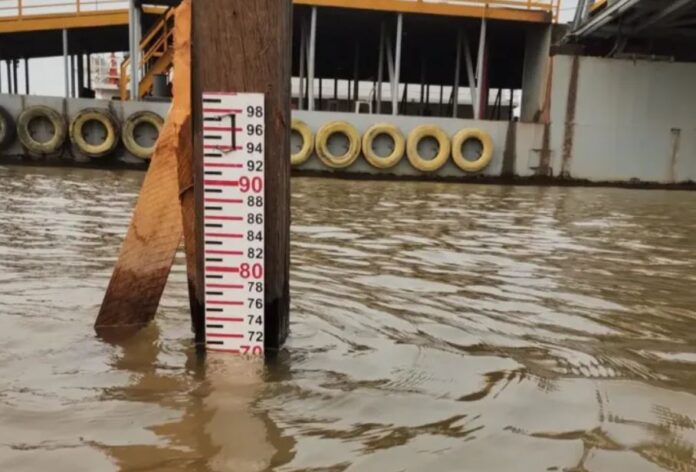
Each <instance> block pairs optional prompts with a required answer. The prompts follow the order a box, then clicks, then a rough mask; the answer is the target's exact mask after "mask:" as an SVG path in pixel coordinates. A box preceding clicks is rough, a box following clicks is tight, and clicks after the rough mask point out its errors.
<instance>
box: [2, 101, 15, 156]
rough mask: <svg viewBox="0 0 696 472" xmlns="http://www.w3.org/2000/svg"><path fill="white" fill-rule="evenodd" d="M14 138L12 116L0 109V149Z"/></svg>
mask: <svg viewBox="0 0 696 472" xmlns="http://www.w3.org/2000/svg"><path fill="white" fill-rule="evenodd" d="M14 137H15V124H14V121H13V120H12V116H11V115H10V114H9V113H8V112H7V110H5V109H4V108H2V107H0V149H5V148H6V147H7V146H9V145H10V143H12V140H13V139H14Z"/></svg>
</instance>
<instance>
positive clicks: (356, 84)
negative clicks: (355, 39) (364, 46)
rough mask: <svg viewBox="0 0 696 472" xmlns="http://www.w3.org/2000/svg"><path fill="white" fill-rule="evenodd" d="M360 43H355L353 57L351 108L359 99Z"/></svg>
mask: <svg viewBox="0 0 696 472" xmlns="http://www.w3.org/2000/svg"><path fill="white" fill-rule="evenodd" d="M359 75H360V43H356V44H355V57H354V59H353V108H355V104H356V103H358V101H360V96H359V93H360V77H359Z"/></svg>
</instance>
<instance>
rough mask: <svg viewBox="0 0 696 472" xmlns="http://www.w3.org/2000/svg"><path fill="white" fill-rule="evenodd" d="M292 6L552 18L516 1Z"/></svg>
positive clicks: (317, 1)
mask: <svg viewBox="0 0 696 472" xmlns="http://www.w3.org/2000/svg"><path fill="white" fill-rule="evenodd" d="M293 3H294V4H295V5H309V6H317V7H335V8H351V9H358V10H376V11H389V12H399V13H420V14H425V15H444V16H462V17H472V18H490V19H494V20H510V21H526V22H534V23H550V22H551V19H552V12H551V10H552V7H551V5H544V6H543V7H545V8H548V10H546V11H544V10H543V9H542V8H541V7H540V8H538V9H536V10H527V9H524V7H526V5H527V4H526V3H525V2H519V5H520V7H521V8H509V7H505V6H493V5H495V3H496V2H495V0H491V1H489V2H486V3H488V4H489V6H488V7H486V6H485V5H484V2H481V6H474V5H472V4H467V5H457V4H455V3H430V2H424V1H415V2H409V1H403V0H293ZM515 3H518V2H500V4H501V5H512V4H515ZM531 3H536V2H531Z"/></svg>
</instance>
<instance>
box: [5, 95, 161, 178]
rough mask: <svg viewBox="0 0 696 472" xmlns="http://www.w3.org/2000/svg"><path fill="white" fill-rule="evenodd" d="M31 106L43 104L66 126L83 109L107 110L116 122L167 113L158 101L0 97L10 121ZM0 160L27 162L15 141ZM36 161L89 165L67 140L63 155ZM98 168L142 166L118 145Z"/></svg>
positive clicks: (21, 96)
mask: <svg viewBox="0 0 696 472" xmlns="http://www.w3.org/2000/svg"><path fill="white" fill-rule="evenodd" d="M32 105H45V106H48V107H51V108H53V109H54V110H56V111H58V112H60V113H62V114H63V116H64V117H65V118H66V123H69V122H70V120H72V119H73V118H74V117H75V115H76V114H77V113H78V112H79V111H81V110H83V109H85V108H102V109H108V110H109V111H110V112H111V113H112V114H113V115H114V116H115V117H116V119H117V121H118V122H119V123H123V121H124V120H125V119H126V118H127V117H128V116H130V115H131V114H133V113H135V112H137V111H142V110H149V111H153V112H155V113H157V114H158V115H160V116H162V117H165V116H166V115H167V111H168V110H169V103H158V102H121V101H110V100H97V99H86V98H68V99H65V98H59V97H41V96H34V95H4V94H3V95H0V107H2V108H4V109H5V110H7V111H8V112H9V114H10V115H11V116H12V118H13V119H14V120H15V122H16V120H17V117H18V116H19V114H20V113H21V111H22V110H23V109H25V108H26V107H29V106H32ZM1 154H2V156H0V161H2V162H12V161H17V160H20V159H30V158H28V157H25V156H24V154H25V153H24V149H23V148H22V146H21V144H20V143H19V141H18V140H17V139H15V141H14V142H13V143H12V144H11V145H10V146H9V147H8V148H7V149H4V150H3V151H2V152H1ZM33 160H38V161H58V162H60V163H65V164H69V163H72V162H74V163H82V164H84V163H89V162H90V158H88V157H86V156H83V155H81V154H80V153H79V151H78V150H77V149H76V148H74V146H72V145H71V144H70V141H69V138H66V144H65V146H64V152H63V153H62V155H61V156H58V157H45V158H34V159H33ZM98 161H99V162H98V163H99V164H100V165H108V164H115V165H119V164H123V165H128V166H145V162H143V160H142V159H138V158H136V157H134V156H132V155H131V154H130V153H128V151H126V149H125V147H124V146H123V144H122V143H121V144H119V146H118V147H117V148H116V150H115V151H114V153H113V154H112V155H110V156H107V157H103V158H100V159H98Z"/></svg>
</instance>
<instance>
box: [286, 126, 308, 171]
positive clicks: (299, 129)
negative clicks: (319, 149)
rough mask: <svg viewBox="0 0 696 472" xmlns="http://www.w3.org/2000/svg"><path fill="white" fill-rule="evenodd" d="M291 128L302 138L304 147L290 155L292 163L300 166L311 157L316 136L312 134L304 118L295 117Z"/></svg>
mask: <svg viewBox="0 0 696 472" xmlns="http://www.w3.org/2000/svg"><path fill="white" fill-rule="evenodd" d="M291 129H292V131H294V132H295V133H297V134H299V135H300V137H301V138H302V149H300V150H299V151H297V152H296V153H295V154H293V155H292V156H290V163H291V164H292V165H293V166H299V165H302V164H304V163H305V162H307V159H309V158H310V157H311V155H312V152H313V151H314V137H313V136H312V130H311V129H309V126H307V123H305V122H304V121H302V120H298V119H293V120H292V125H291Z"/></svg>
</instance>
